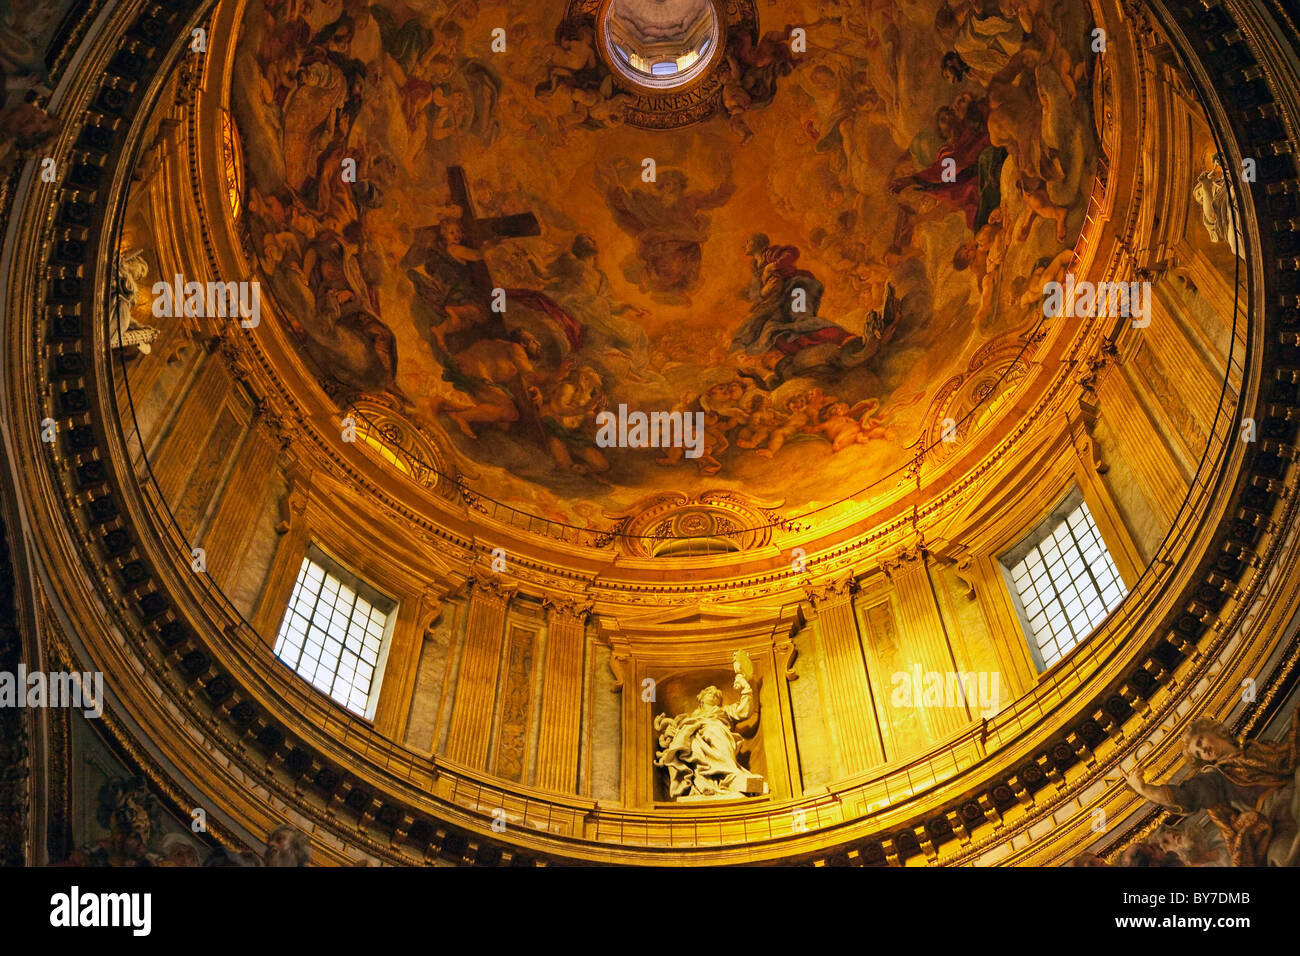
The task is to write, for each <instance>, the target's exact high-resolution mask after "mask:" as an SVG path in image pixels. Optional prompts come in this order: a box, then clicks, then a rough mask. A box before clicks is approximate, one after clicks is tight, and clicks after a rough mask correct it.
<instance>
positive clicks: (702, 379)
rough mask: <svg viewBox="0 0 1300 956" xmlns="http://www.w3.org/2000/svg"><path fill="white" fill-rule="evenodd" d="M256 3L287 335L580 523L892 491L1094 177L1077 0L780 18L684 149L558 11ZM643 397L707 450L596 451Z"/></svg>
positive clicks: (772, 9)
mask: <svg viewBox="0 0 1300 956" xmlns="http://www.w3.org/2000/svg"><path fill="white" fill-rule="evenodd" d="M259 6H260V4H259V3H256V2H255V3H254V4H252V5H251V7H252V8H251V9H250V11H249V14H248V16H247V17H246V18H245V28H244V35H243V38H242V42H241V52H240V54H239V56H238V58H237V63H236V78H235V88H234V91H233V93H232V108H233V111H234V115H235V118H236V120H237V123H238V128H239V130H240V134H241V136H242V138H243V146H244V156H245V157H246V163H247V177H246V179H247V184H248V185H247V190H248V195H247V210H248V211H247V213H246V214H245V215H246V219H247V229H248V233H249V237H250V239H251V243H252V247H253V250H254V254H255V257H256V260H257V265H258V268H259V269H260V271H261V273H262V274H263V276H264V279H265V281H266V282H267V283H268V285H269V287H270V289H271V290H272V293H273V297H274V300H275V302H276V303H277V305H278V306H279V309H278V312H277V313H276V315H277V316H278V317H279V319H280V320H281V321H283V322H285V323H287V324H288V326H289V328H290V331H291V333H292V335H293V336H294V337H295V340H296V341H297V342H298V343H299V344H300V346H301V351H302V354H303V355H304V357H305V358H306V359H307V360H308V362H309V363H310V364H311V366H312V367H313V368H314V369H315V371H316V372H317V374H318V376H319V377H320V378H321V380H322V382H323V383H324V384H326V386H327V389H328V390H329V391H330V392H331V394H332V395H334V396H335V397H336V399H337V400H338V401H339V402H340V404H341V405H344V404H346V403H347V402H349V401H351V400H352V399H354V398H355V397H357V396H359V395H362V394H366V395H386V396H388V397H389V398H390V399H391V400H393V401H394V402H395V403H396V404H397V405H398V406H399V407H400V408H401V410H402V412H403V413H404V414H405V415H407V416H408V417H409V418H410V419H411V420H413V421H415V422H416V423H418V424H419V425H420V426H421V427H422V428H424V429H426V430H428V431H429V432H430V434H432V435H435V436H437V437H438V438H439V439H440V444H442V445H443V446H444V447H447V446H451V447H454V448H455V449H456V451H457V453H458V454H459V456H460V461H459V462H458V464H459V465H460V466H461V467H463V468H464V469H465V471H466V473H467V475H469V476H470V477H471V478H472V479H475V480H474V482H473V483H474V484H475V487H476V488H478V489H479V490H480V491H483V492H484V493H487V494H490V495H492V496H494V497H497V498H499V499H501V500H504V501H506V502H508V503H511V504H514V505H515V506H517V507H521V508H523V509H525V510H531V511H536V512H539V513H541V514H544V515H546V516H547V517H551V518H555V519H559V520H572V521H576V522H577V523H582V524H588V523H599V522H600V520H601V511H610V510H617V509H619V508H626V507H627V506H629V505H631V504H633V503H635V502H636V501H638V500H640V499H643V498H645V497H646V496H647V495H650V494H653V493H656V492H662V491H667V490H675V491H688V492H691V491H699V490H706V489H717V488H737V489H739V488H743V489H744V490H745V491H746V492H748V493H750V494H752V495H755V496H757V497H762V498H766V499H771V500H775V501H781V502H784V504H785V506H786V507H788V508H797V507H803V506H807V505H813V504H816V503H819V502H829V501H835V500H838V499H840V498H842V497H844V496H846V495H849V494H852V493H854V492H857V491H860V490H862V489H863V488H864V487H865V486H867V485H869V484H871V483H872V482H877V481H881V482H889V481H890V480H891V475H892V474H895V473H896V472H897V471H898V470H899V469H901V468H903V467H905V466H906V464H907V463H908V462H909V460H910V459H911V458H912V457H913V456H914V455H915V453H916V443H917V439H918V437H919V426H920V424H921V420H922V417H923V415H924V413H925V411H926V408H927V405H928V403H929V399H930V398H932V397H933V396H934V395H935V394H936V392H937V391H938V390H939V388H940V387H941V386H942V385H943V383H944V381H945V380H947V379H948V378H950V377H951V376H953V375H954V374H957V373H959V372H961V371H963V370H964V369H965V367H966V365H967V363H968V362H969V360H970V358H971V356H972V355H973V354H974V353H975V352H976V351H977V350H978V349H980V347H981V346H984V345H986V344H987V343H989V342H990V341H992V340H994V339H995V338H998V337H999V336H1010V337H1011V339H1012V340H1014V338H1015V336H1016V335H1017V334H1018V333H1023V332H1025V331H1027V330H1028V329H1031V328H1032V327H1033V325H1034V324H1035V322H1036V321H1037V320H1038V319H1039V318H1040V317H1041V313H1042V310H1041V299H1040V298H1039V297H1038V296H1037V295H1036V294H1035V290H1036V289H1039V288H1041V285H1042V283H1043V282H1044V281H1047V279H1049V278H1052V277H1055V276H1059V275H1060V274H1062V273H1063V272H1064V269H1065V267H1066V266H1067V265H1068V263H1069V260H1070V257H1071V256H1070V249H1071V248H1072V244H1073V242H1074V241H1075V239H1076V238H1077V235H1078V232H1079V228H1080V225H1081V223H1082V219H1083V212H1084V210H1085V208H1086V203H1087V197H1088V192H1089V190H1090V188H1091V185H1092V182H1093V175H1094V164H1095V156H1096V142H1095V132H1094V124H1093V121H1092V118H1091V115H1090V114H1091V110H1090V104H1091V100H1092V96H1091V92H1090V72H1091V66H1090V63H1091V53H1089V52H1088V50H1087V49H1086V45H1085V44H1086V37H1087V26H1088V23H1087V20H1086V19H1085V18H1086V12H1085V11H1084V10H1082V9H1081V8H1075V7H1073V6H1070V7H1068V8H1065V9H1050V10H1049V9H1047V8H1045V7H1044V6H1042V5H1040V4H1036V3H1015V2H1011V3H1007V4H1004V5H1003V9H1000V10H997V11H994V12H990V13H984V12H982V11H981V12H975V11H973V10H971V9H968V8H967V7H966V6H965V5H959V6H958V7H951V6H948V5H942V6H941V5H937V4H935V3H934V2H932V0H925V2H920V3H913V4H900V5H892V4H875V3H873V4H844V5H841V4H837V3H821V4H811V3H809V4H798V3H779V4H765V5H761V6H760V7H759V10H758V12H759V15H760V17H761V20H760V25H759V31H758V32H759V34H760V36H759V38H758V40H757V42H755V41H754V40H753V39H752V37H750V36H749V35H748V34H745V33H743V32H741V31H738V32H733V33H732V34H731V35H730V36H729V42H728V49H727V59H726V64H727V65H726V67H724V68H723V69H724V77H725V78H726V80H725V82H724V89H723V104H724V108H723V109H721V110H720V111H719V112H718V114H717V115H715V116H714V117H713V118H711V119H709V120H708V121H706V122H703V123H700V124H697V125H694V126H691V127H688V128H685V129H680V130H672V131H657V130H646V129H638V128H634V127H632V126H630V125H628V124H626V123H625V122H624V121H623V119H622V116H623V111H624V109H625V108H626V107H627V106H628V105H629V104H630V102H631V101H632V100H633V97H632V96H630V95H629V94H627V93H624V92H621V91H620V90H619V88H618V87H617V86H616V85H615V84H614V83H613V82H612V79H611V78H610V77H609V76H608V75H607V71H606V69H605V68H604V67H603V66H602V65H600V61H599V58H598V56H597V55H596V54H595V52H594V50H593V47H592V42H591V41H592V37H591V33H590V31H573V30H568V29H562V30H561V35H560V36H559V37H558V40H557V34H556V25H557V24H561V23H562V22H563V19H564V14H565V8H564V5H563V4H561V3H557V2H545V3H538V4H533V5H529V6H528V7H527V8H524V9H520V8H519V7H518V6H517V5H513V4H511V5H507V4H504V3H495V2H483V3H461V4H455V5H452V6H451V8H448V9H441V8H438V9H430V8H426V7H423V6H421V7H417V6H412V5H406V4H401V3H383V4H379V5H374V6H365V5H363V4H328V3H326V4H311V5H302V4H298V3H296V2H294V0H288V2H284V3H270V4H268V5H266V6H265V7H261V8H260V9H259ZM790 24H804V25H806V27H805V29H806V30H807V42H808V48H807V52H805V53H794V52H792V49H793V47H792V44H791V42H790V41H789V39H788V37H789V35H790V34H789V25H790ZM497 27H503V28H504V29H505V31H506V32H505V50H504V52H500V51H498V52H494V51H493V45H492V31H493V29H494V28H497ZM647 160H652V161H653V163H654V173H655V175H654V182H646V181H645V180H646V178H648V177H647V175H646V174H645V171H646V169H647ZM353 163H355V167H354V168H355V177H352V176H351V175H350V173H351V171H352V169H353V166H352V164H353ZM462 171H463V172H462ZM945 173H946V174H947V176H946V177H945ZM351 178H355V182H349V181H348V180H349V179H351ZM948 180H955V181H952V182H949V181H948ZM467 200H468V201H467ZM494 289H500V290H503V293H504V298H503V300H502V301H504V304H505V311H504V312H503V313H502V312H495V311H493V309H492V306H491V302H492V293H493V290H494ZM796 301H801V302H803V303H805V304H806V309H805V311H803V312H802V313H800V312H797V311H796V309H797V307H796V306H794V304H793V303H795V302H796ZM498 304H500V302H498ZM619 405H626V406H627V407H628V408H629V410H632V411H636V410H642V411H646V412H652V411H673V410H676V411H684V412H703V413H704V416H705V418H704V422H705V426H706V437H705V443H704V445H705V447H704V449H703V454H702V455H701V456H700V457H699V458H698V459H696V460H692V459H691V458H687V457H685V456H684V455H683V454H682V452H681V450H680V449H678V450H671V451H669V452H667V453H664V452H661V451H658V450H653V449H619V448H600V447H598V446H597V445H596V443H595V441H594V438H595V434H596V415H597V413H598V412H600V411H601V410H604V409H611V410H616V409H617V408H618V406H619Z"/></svg>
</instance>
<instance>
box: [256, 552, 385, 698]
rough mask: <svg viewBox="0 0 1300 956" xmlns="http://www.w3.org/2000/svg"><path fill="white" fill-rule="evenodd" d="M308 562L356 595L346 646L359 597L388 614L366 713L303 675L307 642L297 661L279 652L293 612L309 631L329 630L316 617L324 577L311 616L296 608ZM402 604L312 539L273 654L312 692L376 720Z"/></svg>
mask: <svg viewBox="0 0 1300 956" xmlns="http://www.w3.org/2000/svg"><path fill="white" fill-rule="evenodd" d="M308 562H311V563H313V564H315V565H316V566H317V567H319V568H320V569H321V570H322V571H323V572H324V575H326V576H332V577H334V578H335V579H337V580H338V581H339V582H340V584H341V586H342V587H345V588H348V589H350V590H351V591H352V592H353V594H354V599H353V604H352V609H350V610H349V613H348V625H349V626H348V631H349V633H348V634H346V635H345V638H344V640H343V642H342V646H343V648H347V647H349V646H350V645H349V643H348V638H349V637H351V634H350V632H351V629H352V627H353V621H352V613H353V612H354V611H355V608H356V601H357V599H360V600H364V601H366V602H367V603H368V604H370V605H371V607H372V608H374V609H376V610H378V611H380V613H382V614H384V615H385V619H384V626H383V633H382V635H381V636H380V639H379V647H378V650H377V652H376V655H375V663H374V669H373V671H372V673H371V676H370V687H369V690H368V691H367V694H366V705H365V710H364V712H363V711H358V710H355V709H353V707H352V705H351V704H350V703H348V702H347V701H344V700H339V698H337V697H335V696H334V693H333V691H332V689H331V690H323V689H322V688H321V687H320V686H319V685H318V684H316V682H315V681H314V680H313V679H309V678H307V677H305V676H304V675H303V673H302V671H301V670H300V669H299V666H300V664H301V662H302V652H303V650H304V649H305V647H306V641H304V642H303V647H300V648H299V650H298V656H297V660H296V662H295V663H290V662H289V661H288V660H286V659H285V658H284V657H282V656H281V654H280V648H281V646H282V643H281V642H282V641H283V639H284V636H285V628H286V625H287V623H288V622H289V619H290V615H292V614H295V613H298V615H299V616H300V617H304V618H305V619H306V620H307V627H308V629H309V630H310V629H311V628H315V629H316V630H317V631H321V632H324V633H328V631H327V629H326V628H324V627H321V625H320V624H319V623H318V622H317V616H316V615H317V610H318V608H319V605H320V600H321V592H322V591H323V589H324V578H322V582H321V586H320V587H319V588H317V589H316V592H315V594H314V596H313V597H312V602H311V614H310V616H308V615H304V614H302V613H301V612H298V611H296V609H295V607H294V598H295V596H296V595H297V594H298V589H299V583H300V581H301V580H302V576H303V574H304V572H305V570H306V566H307V563H308ZM400 605H401V602H400V601H399V600H398V599H397V598H395V597H391V596H390V595H388V594H386V593H384V592H383V591H381V590H380V589H379V588H377V587H375V585H373V584H371V583H370V582H369V581H367V580H366V579H364V578H363V577H361V575H359V574H358V573H357V572H355V571H353V570H352V569H351V568H349V567H348V566H347V565H346V564H344V563H343V562H342V561H340V560H338V559H337V558H335V557H334V556H333V555H331V554H329V553H328V552H327V551H325V550H324V549H323V548H322V547H321V546H320V545H319V544H318V543H316V542H311V543H309V544H308V546H307V548H306V550H305V551H304V553H303V557H302V560H301V561H300V562H299V564H298V571H297V573H296V574H295V575H294V578H293V585H292V587H291V588H290V590H289V597H288V600H287V601H286V603H285V606H284V612H283V614H281V616H280V624H279V626H278V627H277V628H276V632H275V642H274V644H272V648H271V650H272V653H273V654H275V657H276V659H277V660H278V661H280V663H281V664H283V665H284V666H285V667H287V668H288V669H289V670H290V671H291V672H292V673H293V675H294V676H295V677H297V678H298V679H299V680H301V681H302V682H303V683H305V684H307V685H308V686H309V687H310V688H311V689H312V690H313V691H315V692H316V693H318V694H320V695H321V696H323V697H324V698H325V699H326V700H328V701H329V702H330V703H331V704H334V705H335V706H337V707H340V708H342V709H343V710H345V711H347V713H348V714H350V715H352V716H354V717H359V718H360V719H362V720H365V721H369V722H373V721H374V718H375V712H376V710H377V709H378V706H379V695H380V689H381V688H382V686H383V680H384V672H385V670H386V667H387V664H388V653H389V650H390V648H391V647H392V640H393V632H394V630H395V626H396V623H397V613H398V610H399V608H400ZM361 643H362V649H364V646H365V641H364V638H362V642H361ZM351 646H353V647H355V645H351ZM357 656H358V657H361V655H360V654H357ZM319 660H320V657H319V656H318V657H317V658H316V661H317V662H319ZM341 660H342V655H341V654H340V661H341ZM338 672H339V668H338V666H337V665H336V667H335V670H334V674H333V677H334V678H337V677H338ZM332 684H333V681H331V687H332Z"/></svg>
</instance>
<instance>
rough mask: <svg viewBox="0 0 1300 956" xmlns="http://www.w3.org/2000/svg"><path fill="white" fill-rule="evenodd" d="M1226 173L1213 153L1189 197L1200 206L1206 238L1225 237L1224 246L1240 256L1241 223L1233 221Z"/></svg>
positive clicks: (1219, 159) (1222, 239)
mask: <svg viewBox="0 0 1300 956" xmlns="http://www.w3.org/2000/svg"><path fill="white" fill-rule="evenodd" d="M1226 175H1227V174H1226V172H1225V171H1224V161H1223V157H1222V156H1215V157H1214V165H1213V166H1212V167H1211V168H1210V169H1209V170H1207V171H1206V172H1203V173H1201V175H1200V176H1198V177H1197V179H1196V185H1195V186H1194V187H1193V189H1192V198H1193V200H1195V202H1196V203H1197V205H1199V206H1200V208H1201V221H1202V223H1204V225H1205V231H1206V232H1207V233H1209V236H1210V241H1211V242H1214V243H1219V242H1223V241H1224V240H1225V239H1226V240H1227V242H1228V248H1229V249H1231V250H1232V251H1233V252H1234V253H1236V254H1237V255H1238V256H1241V257H1243V258H1244V257H1245V254H1246V253H1245V249H1244V248H1242V236H1241V226H1240V224H1238V223H1237V222H1236V221H1235V216H1236V213H1235V211H1234V210H1233V208H1232V196H1231V195H1230V194H1229V192H1228V184H1227V180H1226Z"/></svg>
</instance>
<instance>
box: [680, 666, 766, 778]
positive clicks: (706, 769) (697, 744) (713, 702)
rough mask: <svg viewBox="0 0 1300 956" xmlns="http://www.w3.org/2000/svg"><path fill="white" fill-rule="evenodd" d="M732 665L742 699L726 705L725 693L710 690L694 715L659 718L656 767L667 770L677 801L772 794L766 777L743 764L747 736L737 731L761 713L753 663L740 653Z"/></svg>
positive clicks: (702, 693) (700, 698)
mask: <svg viewBox="0 0 1300 956" xmlns="http://www.w3.org/2000/svg"><path fill="white" fill-rule="evenodd" d="M732 666H733V667H734V669H735V672H736V678H735V680H734V681H733V682H732V686H733V687H735V688H736V689H737V690H738V691H740V700H739V701H737V702H736V703H734V704H727V705H725V706H724V705H723V703H722V691H721V690H719V689H718V688H717V687H714V686H709V687H706V688H704V690H702V691H700V692H699V694H698V695H696V698H695V699H696V700H697V701H698V702H699V706H697V707H696V708H695V709H694V710H692V711H690V712H689V713H685V714H678V715H677V716H676V717H670V716H668V715H667V714H660V715H659V716H658V717H656V718H655V730H656V731H657V732H658V734H659V748H658V751H657V752H656V755H655V766H657V767H663V768H665V769H666V770H667V771H668V795H669V797H670V798H671V799H673V800H683V799H691V798H700V797H713V798H739V797H746V796H750V795H754V794H761V793H765V792H766V790H767V785H766V784H765V783H764V782H763V778H762V777H759V776H757V775H755V774H752V773H750V772H749V771H748V770H746V769H745V768H744V767H742V766H741V765H740V763H739V751H740V744H741V741H742V738H741V736H740V735H739V734H737V733H736V732H735V727H736V725H737V724H739V723H741V722H742V721H744V720H746V719H748V718H749V717H750V716H751V715H752V714H754V713H755V712H757V710H758V704H757V701H755V700H754V691H753V686H752V684H751V681H752V680H753V678H754V668H753V663H752V662H751V661H750V659H749V656H748V655H747V654H746V653H745V652H744V651H737V652H736V654H735V656H734V657H733V659H732Z"/></svg>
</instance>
